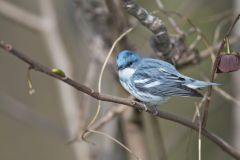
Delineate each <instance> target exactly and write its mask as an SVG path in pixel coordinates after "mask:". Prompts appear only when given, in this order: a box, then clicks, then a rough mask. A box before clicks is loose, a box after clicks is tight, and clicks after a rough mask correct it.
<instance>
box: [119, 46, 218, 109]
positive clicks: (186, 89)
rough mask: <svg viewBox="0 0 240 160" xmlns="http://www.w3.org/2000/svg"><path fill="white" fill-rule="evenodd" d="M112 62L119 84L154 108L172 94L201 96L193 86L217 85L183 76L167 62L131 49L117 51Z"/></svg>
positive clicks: (196, 87)
mask: <svg viewBox="0 0 240 160" xmlns="http://www.w3.org/2000/svg"><path fill="white" fill-rule="evenodd" d="M116 61H117V67H118V74H119V80H120V83H121V85H122V86H123V87H124V88H125V89H126V90H127V91H128V92H129V93H130V94H131V95H132V96H134V97H135V98H137V99H138V100H140V101H142V102H143V103H144V104H146V105H147V106H152V107H153V106H154V107H156V106H157V105H159V104H161V103H162V102H165V101H166V100H168V99H169V98H170V97H172V96H182V97H202V95H201V94H200V93H199V92H198V91H197V90H196V89H199V88H204V87H208V86H216V85H219V84H217V83H211V82H204V81H199V80H195V79H193V78H190V77H187V76H184V75H182V74H181V73H179V72H178V71H177V70H176V68H175V67H174V66H173V65H172V64H170V63H168V62H165V61H162V60H159V59H151V58H141V57H140V56H139V54H137V53H135V52H133V51H128V50H124V51H121V52H120V53H119V54H118V55H117V59H116Z"/></svg>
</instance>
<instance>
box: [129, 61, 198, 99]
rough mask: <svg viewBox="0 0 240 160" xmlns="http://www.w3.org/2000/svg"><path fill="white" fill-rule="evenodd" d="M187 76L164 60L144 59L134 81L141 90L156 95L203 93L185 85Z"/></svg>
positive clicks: (133, 78)
mask: <svg viewBox="0 0 240 160" xmlns="http://www.w3.org/2000/svg"><path fill="white" fill-rule="evenodd" d="M186 80H189V79H186V77H185V76H183V75H181V74H180V73H179V72H178V71H177V70H176V68H175V67H174V66H173V65H171V64H169V63H167V62H164V61H161V60H154V59H143V60H142V61H141V63H139V64H138V66H137V68H136V71H135V73H134V74H133V77H132V83H133V85H134V86H135V87H136V89H138V90H139V91H140V92H144V93H149V94H152V95H156V96H197V97H200V96H201V94H200V93H198V92H197V91H196V90H194V89H191V88H189V87H187V86H186V85H184V83H185V82H186Z"/></svg>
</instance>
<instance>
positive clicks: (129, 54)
mask: <svg viewBox="0 0 240 160" xmlns="http://www.w3.org/2000/svg"><path fill="white" fill-rule="evenodd" d="M139 60H141V57H140V56H139V55H138V54H136V53H134V52H133V51H128V50H124V51H121V52H119V53H118V55H117V59H116V61H117V67H118V70H122V69H124V68H127V67H131V66H132V65H133V64H135V63H137V62H138V61H139Z"/></svg>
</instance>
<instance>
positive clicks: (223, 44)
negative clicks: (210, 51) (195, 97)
mask: <svg viewBox="0 0 240 160" xmlns="http://www.w3.org/2000/svg"><path fill="white" fill-rule="evenodd" d="M239 18H240V14H239V15H237V17H236V18H235V19H234V21H233V23H232V24H231V26H230V28H229V29H228V31H227V33H226V35H225V36H224V39H223V40H222V42H221V44H220V47H219V49H218V51H217V53H216V59H215V61H214V64H213V68H212V73H211V79H210V82H213V81H214V78H215V73H216V70H217V65H218V62H219V56H220V54H221V52H222V50H223V48H224V46H225V43H226V42H225V38H228V37H229V36H230V34H231V32H232V30H233V28H234V26H235V25H236V23H237V22H238V20H239ZM211 95H212V86H210V87H209V88H208V92H207V99H206V101H205V107H204V112H203V119H202V127H203V128H204V127H205V126H206V124H207V118H208V109H209V104H210V101H211Z"/></svg>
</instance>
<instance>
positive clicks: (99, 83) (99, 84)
mask: <svg viewBox="0 0 240 160" xmlns="http://www.w3.org/2000/svg"><path fill="white" fill-rule="evenodd" d="M134 28H135V27H131V28H129V29H128V30H126V31H125V32H123V33H122V34H121V35H120V36H119V37H118V38H117V39H116V40H115V41H114V43H113V45H112V47H111V49H110V50H109V52H108V54H107V57H106V59H105V61H104V63H103V65H102V68H101V71H100V75H99V79H98V92H99V93H101V85H102V76H103V72H104V70H105V68H106V65H107V62H108V61H109V59H110V57H111V54H112V53H113V50H114V48H115V46H116V45H117V43H118V42H119V41H120V40H121V39H122V38H123V37H124V36H126V35H127V34H128V33H130V32H131V31H132V30H133V29H134ZM100 110H101V101H100V100H99V101H98V106H97V111H96V113H95V115H94V117H93V119H92V120H91V122H90V123H89V124H88V127H87V128H89V127H90V126H91V125H92V124H94V122H95V121H96V119H97V117H98V115H99V113H100Z"/></svg>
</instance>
